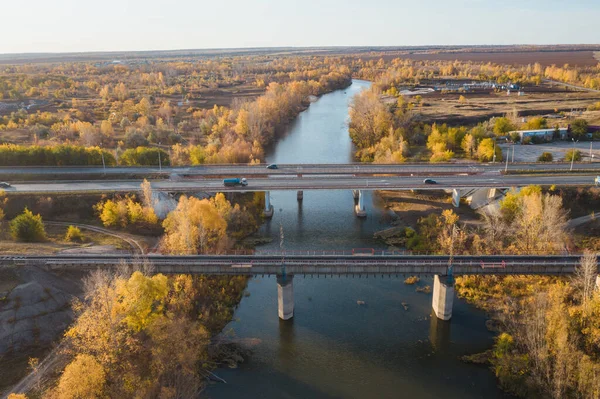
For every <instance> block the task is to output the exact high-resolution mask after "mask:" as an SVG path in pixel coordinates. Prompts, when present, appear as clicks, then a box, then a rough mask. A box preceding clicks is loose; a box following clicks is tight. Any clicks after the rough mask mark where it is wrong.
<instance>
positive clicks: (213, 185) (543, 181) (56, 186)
mask: <svg viewBox="0 0 600 399" xmlns="http://www.w3.org/2000/svg"><path fill="white" fill-rule="evenodd" d="M431 178H432V179H434V180H435V181H436V182H437V184H424V183H423V177H412V176H391V177H361V176H356V177H335V176H327V175H316V176H310V177H309V176H305V177H303V178H298V177H294V176H280V177H272V178H255V179H248V185H247V186H245V187H242V186H234V187H226V186H223V183H222V181H221V180H218V179H178V180H156V181H152V182H151V183H152V188H153V189H154V190H155V191H174V192H194V191H208V192H215V191H222V192H226V191H238V192H240V191H242V192H243V191H271V190H334V189H342V190H351V189H356V190H358V189H360V190H385V189H389V190H410V189H453V188H461V189H473V188H508V187H520V186H527V185H531V184H539V185H557V186H590V185H593V184H594V179H595V174H589V173H588V174H565V175H500V174H487V175H486V174H481V175H465V176H432V177H431ZM140 184H141V181H140V180H98V181H62V182H48V183H19V184H14V185H13V187H12V188H9V189H6V192H7V193H9V194H10V193H68V192H98V193H108V192H133V191H139V190H140Z"/></svg>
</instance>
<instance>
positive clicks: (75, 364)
mask: <svg viewBox="0 0 600 399" xmlns="http://www.w3.org/2000/svg"><path fill="white" fill-rule="evenodd" d="M105 384H106V373H105V371H104V368H103V367H102V365H101V364H100V363H98V361H97V360H96V359H95V358H94V357H92V356H90V355H86V354H80V355H77V356H76V357H75V360H73V361H72V362H71V363H70V364H69V365H68V366H67V367H66V368H65V371H64V372H63V374H62V375H61V377H60V379H59V381H58V387H57V398H59V399H71V398H73V399H84V398H102V397H104V386H105Z"/></svg>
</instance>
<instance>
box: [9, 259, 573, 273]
mask: <svg viewBox="0 0 600 399" xmlns="http://www.w3.org/2000/svg"><path fill="white" fill-rule="evenodd" d="M123 262H126V263H128V264H131V265H142V264H144V263H151V264H152V265H153V270H154V272H156V273H165V274H180V273H183V274H221V275H278V274H282V273H283V272H284V270H285V273H287V274H298V275H334V274H337V275H434V274H439V275H445V274H447V272H448V262H449V257H448V256H443V255H440V256H438V255H367V256H365V255H360V256H356V255H354V256H353V255H285V256H284V255H283V254H279V255H198V256H163V255H150V256H146V257H136V256H132V255H122V256H117V255H114V256H95V255H94V256H92V255H77V256H4V257H0V267H7V266H10V265H35V266H39V267H43V268H47V269H50V270H65V269H71V270H94V269H97V268H115V267H117V266H118V265H120V264H122V263H123ZM579 262H580V255H567V256H562V255H539V256H538V255H528V256H512V255H494V256H456V257H454V258H453V261H452V268H453V274H455V275H475V274H481V275H484V274H519V275H527V274H529V275H566V274H571V273H573V271H574V270H575V267H576V266H577V265H578V264H579Z"/></svg>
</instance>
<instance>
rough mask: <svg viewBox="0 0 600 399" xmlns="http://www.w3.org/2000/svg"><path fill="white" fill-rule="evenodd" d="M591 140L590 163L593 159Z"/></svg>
mask: <svg viewBox="0 0 600 399" xmlns="http://www.w3.org/2000/svg"><path fill="white" fill-rule="evenodd" d="M592 144H593V143H592V142H591V141H590V163H592V161H593V160H594V155H593V154H592Z"/></svg>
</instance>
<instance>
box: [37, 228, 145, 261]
mask: <svg viewBox="0 0 600 399" xmlns="http://www.w3.org/2000/svg"><path fill="white" fill-rule="evenodd" d="M44 223H46V224H48V225H51V226H65V227H68V226H75V227H79V228H80V229H85V230H90V231H95V232H96V233H102V234H106V235H109V236H112V237H116V238H119V239H121V240H123V241H125V242H126V243H128V244H129V245H131V248H132V249H133V251H134V252H137V253H139V254H141V255H143V254H144V248H143V247H142V245H141V244H140V243H139V242H138V241H137V240H136V239H134V238H133V237H132V236H130V235H129V234H125V233H116V232H114V231H112V230H108V229H105V228H102V227H98V226H92V225H89V224H81V223H68V222H44Z"/></svg>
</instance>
